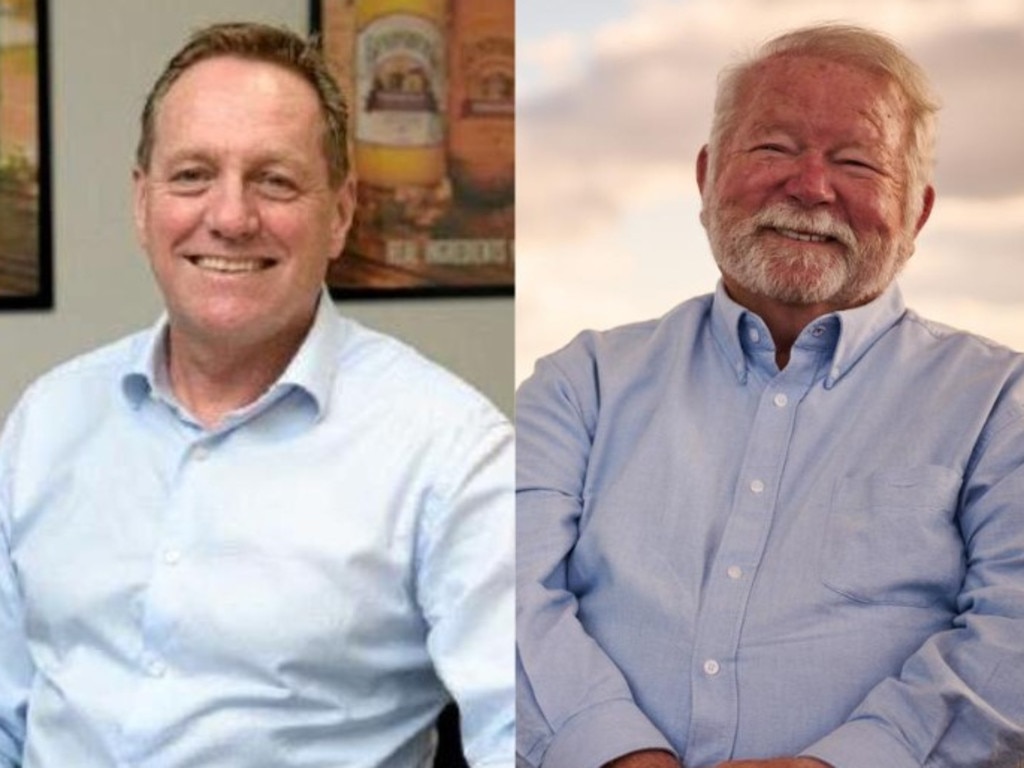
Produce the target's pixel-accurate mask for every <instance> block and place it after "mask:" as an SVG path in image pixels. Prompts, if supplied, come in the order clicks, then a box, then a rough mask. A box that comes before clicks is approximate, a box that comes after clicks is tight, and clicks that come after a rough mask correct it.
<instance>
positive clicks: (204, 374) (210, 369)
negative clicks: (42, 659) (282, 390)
mask: <svg viewBox="0 0 1024 768" xmlns="http://www.w3.org/2000/svg"><path fill="white" fill-rule="evenodd" d="M307 331H308V327H307V328H303V329H301V331H299V332H292V333H289V334H287V335H284V334H282V335H281V336H280V337H278V338H275V339H273V340H272V341H269V342H267V341H264V342H262V343H257V344H250V345H245V344H240V343H239V342H238V341H237V340H231V341H217V340H210V339H198V338H195V337H192V336H189V335H188V334H186V333H182V332H180V331H177V330H176V329H175V328H174V326H173V324H172V326H171V329H170V333H169V334H168V346H167V372H168V378H169V380H170V387H171V391H172V392H173V393H174V396H175V397H176V398H177V399H178V402H180V403H181V404H182V405H183V406H185V407H186V408H187V409H188V411H189V413H191V414H192V416H194V417H195V418H196V419H197V420H198V421H199V423H200V424H202V425H203V426H204V427H206V428H207V429H210V428H213V427H216V426H217V425H218V424H220V423H221V421H222V420H223V419H224V417H225V416H227V414H229V413H231V412H232V411H235V410H238V409H239V408H244V407H245V406H247V405H249V404H251V403H253V402H255V401H256V400H258V399H259V398H260V396H261V395H263V393H264V392H266V391H267V390H268V389H269V388H270V386H271V385H272V384H273V383H274V382H275V381H277V380H278V378H280V376H281V374H282V373H284V370H285V368H287V367H288V364H289V363H290V362H291V360H292V358H293V357H294V356H295V353H296V352H297V351H298V349H299V347H300V346H301V344H302V340H303V338H304V337H305V335H306V332H307Z"/></svg>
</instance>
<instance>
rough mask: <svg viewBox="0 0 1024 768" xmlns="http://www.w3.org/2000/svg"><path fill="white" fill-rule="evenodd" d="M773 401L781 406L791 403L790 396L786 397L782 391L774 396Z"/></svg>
mask: <svg viewBox="0 0 1024 768" xmlns="http://www.w3.org/2000/svg"><path fill="white" fill-rule="evenodd" d="M772 402H773V403H775V405H776V406H778V407H779V408H785V407H786V405H787V404H788V403H789V398H788V397H786V396H785V395H784V394H783V393H782V392H779V394H777V395H776V396H775V397H773V398H772Z"/></svg>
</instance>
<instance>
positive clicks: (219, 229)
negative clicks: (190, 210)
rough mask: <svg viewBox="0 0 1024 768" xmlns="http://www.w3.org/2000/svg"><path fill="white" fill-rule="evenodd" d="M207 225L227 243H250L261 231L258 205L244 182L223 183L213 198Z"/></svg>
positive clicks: (231, 181)
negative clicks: (245, 241) (247, 241)
mask: <svg viewBox="0 0 1024 768" xmlns="http://www.w3.org/2000/svg"><path fill="white" fill-rule="evenodd" d="M206 222H207V226H208V227H209V230H210V232H211V233H212V234H213V235H214V236H215V237H219V238H222V239H224V240H247V239H249V238H251V237H252V236H253V235H255V234H256V232H257V231H258V230H259V225H260V217H259V209H258V207H257V205H256V201H255V200H254V199H253V198H252V195H251V193H250V192H249V190H247V189H246V185H245V183H244V182H242V181H241V180H230V179H222V180H221V181H220V182H219V183H218V184H217V186H216V188H215V189H214V190H213V194H212V195H210V197H209V205H208V206H207V209H206Z"/></svg>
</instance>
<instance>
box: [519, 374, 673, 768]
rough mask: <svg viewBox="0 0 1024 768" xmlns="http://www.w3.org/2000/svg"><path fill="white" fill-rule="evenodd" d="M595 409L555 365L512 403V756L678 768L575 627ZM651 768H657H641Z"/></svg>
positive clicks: (542, 761)
mask: <svg viewBox="0 0 1024 768" xmlns="http://www.w3.org/2000/svg"><path fill="white" fill-rule="evenodd" d="M580 362H581V366H580V369H581V370H587V365H586V361H580ZM597 408H598V403H597V394H596V388H595V387H593V386H589V387H588V386H585V385H584V386H582V387H574V386H573V384H572V383H571V382H570V381H569V380H568V379H567V377H565V376H564V375H563V374H562V372H561V370H560V369H559V368H558V367H557V366H556V365H555V364H554V363H553V362H552V361H551V360H542V361H541V362H540V363H539V364H538V366H537V372H536V373H535V374H534V375H533V377H531V379H530V380H528V381H527V382H526V383H524V384H523V386H522V387H521V388H520V390H519V394H518V398H517V403H516V432H517V442H518V445H517V483H516V484H517V490H516V537H517V547H516V558H517V562H516V579H517V584H516V599H517V602H518V610H517V627H516V630H517V651H518V652H517V664H516V668H517V674H518V680H517V696H518V707H517V715H518V721H517V732H518V735H517V739H518V746H517V751H518V754H519V755H520V757H521V758H522V759H523V760H524V761H525V762H526V763H527V764H528V765H534V766H538V765H543V766H544V768H599V766H602V765H605V764H606V763H609V762H610V761H612V760H613V759H615V758H618V757H620V756H623V755H626V754H627V753H636V752H641V751H649V750H657V751H658V752H657V753H656V755H648V757H650V759H651V760H655V761H658V760H660V761H661V764H662V765H670V766H674V765H678V762H677V761H676V759H675V757H674V756H673V755H672V748H671V746H670V744H669V742H668V740H667V739H666V738H665V736H664V735H663V734H662V733H661V732H660V731H659V730H658V729H657V728H656V727H655V726H654V725H653V724H652V723H651V721H650V719H649V718H648V717H647V716H646V715H645V714H644V712H642V711H641V709H640V708H639V707H638V706H637V704H636V702H635V701H634V698H633V695H632V694H631V692H630V689H629V685H628V684H627V681H626V679H625V678H624V677H623V675H622V673H621V672H620V670H619V669H618V667H617V666H616V665H615V663H614V662H613V661H612V659H610V658H609V657H608V655H607V654H606V653H605V652H604V650H603V649H602V648H601V647H600V646H599V645H598V644H597V643H596V642H595V641H594V640H593V639H592V638H591V637H590V636H589V635H588V634H587V632H586V630H585V628H584V627H583V626H582V625H581V623H580V621H579V620H578V618H577V607H578V606H577V598H576V595H574V594H573V592H572V591H571V589H570V588H569V586H568V579H567V560H568V557H569V556H570V553H571V552H572V549H573V547H574V546H575V544H576V542H577V539H578V535H579V529H578V526H579V521H580V517H581V515H582V513H583V487H584V482H585V478H586V473H587V467H588V458H589V455H590V449H591V439H592V435H593V430H594V428H595V425H596V421H597ZM627 759H634V760H635V759H639V758H627ZM648 764H649V765H650V766H652V768H653V767H654V766H658V765H659V764H658V762H650V763H638V764H637V766H638V768H639V766H640V765H648ZM612 765H616V768H619V766H623V767H624V768H630V763H628V762H624V763H619V764H616V763H612Z"/></svg>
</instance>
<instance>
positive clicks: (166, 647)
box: [0, 24, 513, 768]
mask: <svg viewBox="0 0 1024 768" xmlns="http://www.w3.org/2000/svg"><path fill="white" fill-rule="evenodd" d="M345 124H346V114H345V105H344V101H343V99H342V97H341V94H340V93H339V92H338V89H337V86H336V85H335V84H334V82H333V80H332V79H331V77H330V75H329V74H328V73H327V71H326V69H325V67H324V64H323V61H322V59H321V58H320V55H319V53H318V52H317V50H316V49H315V48H314V47H312V46H311V45H309V44H307V42H306V41H304V40H302V39H301V38H298V37H296V36H295V35H294V34H292V33H290V32H287V31H285V30H281V29H278V28H274V27H267V26H262V25H255V24H225V25H216V26H214V27H210V28H207V29H204V30H202V31H200V32H198V33H197V34H196V35H195V36H194V37H193V38H192V39H191V40H190V41H189V43H188V44H187V45H186V46H185V47H184V48H183V49H182V50H181V51H180V52H179V53H178V54H177V55H176V56H175V57H174V58H173V59H172V60H171V62H170V64H169V65H168V67H167V69H166V70H165V72H164V73H163V75H161V77H160V79H159V80H158V81H157V84H156V85H155V87H154V89H153V91H152V93H151V94H150V96H149V99H148V101H147V103H146V107H145V110H144V114H143V119H142V137H141V139H140V142H139V148H138V152H137V167H136V169H135V187H134V190H135V197H134V200H135V221H136V224H137V229H138V234H139V238H140V240H141V242H142V244H143V246H144V248H145V250H146V251H147V253H148V255H149V259H150V264H151V266H152V269H153V273H154V275H155V276H156V280H157V283H158V285H159V287H160V289H161V292H162V294H163V297H164V300H165V305H166V310H167V311H166V316H165V317H164V318H162V319H161V320H160V321H159V322H158V323H157V325H156V326H155V327H154V328H153V329H152V330H150V331H148V332H145V333H140V334H137V335H135V336H132V337H130V338H128V339H125V340H123V341H120V342H117V343H115V344H112V345H110V346H108V347H104V348H103V349H100V350H98V351H95V352H92V353H90V354H87V355H85V356H83V357H80V358H78V359H76V360H74V361H72V362H70V363H68V364H65V365H63V366H61V367H59V368H57V369H56V370H54V371H52V372H51V373H49V374H47V375H46V376H44V377H43V378H41V379H40V380H39V381H37V382H36V383H35V384H34V385H33V386H32V387H31V388H30V390H29V391H28V392H27V393H26V395H25V396H24V397H23V399H22V400H21V402H20V403H19V405H18V407H17V408H16V410H15V411H14V412H13V413H12V415H11V416H10V418H9V420H8V422H7V424H6V427H5V430H4V434H3V438H2V442H0V545H2V548H0V658H2V660H3V663H2V665H0V766H5V767H8V766H9V767H10V768H14V767H15V766H21V765H24V766H26V767H27V766H33V767H34V768H50V767H53V768H57V767H60V768H65V767H68V766H74V768H93V767H96V768H99V767H100V766H110V767H113V766H154V767H156V766H168V767H170V766H182V768H184V767H185V766H188V767H189V768H193V767H195V766H217V768H232V767H235V766H237V767H238V768H256V767H257V766H259V767H261V768H262V767H263V766H268V765H273V766H296V767H299V766H309V767H310V768H312V767H313V766H332V767H333V766H342V765H344V766H365V767H366V768H384V767H385V766H427V765H429V764H430V761H431V757H432V755H433V752H434V745H435V738H434V734H433V723H434V721H435V719H436V717H437V715H438V712H439V711H440V710H441V708H442V707H443V706H444V705H445V703H446V702H447V701H448V700H449V697H450V696H451V697H454V699H455V700H456V701H457V702H458V704H459V706H460V708H461V710H462V722H463V725H464V728H463V731H464V745H465V751H466V755H467V758H468V760H469V762H470V763H471V764H472V765H475V766H480V765H485V764H486V765H488V766H491V765H495V766H500V765H511V762H512V735H513V693H512V685H513V679H512V673H511V651H512V632H513V613H512V582H513V580H512V492H511V474H512V464H511V456H512V436H511V430H510V428H509V425H508V423H507V422H506V420H505V419H504V418H503V417H501V416H500V414H499V413H498V412H497V411H496V410H495V409H494V407H493V406H492V405H491V404H490V403H488V402H487V401H486V400H485V399H484V398H483V397H482V396H480V395H479V394H478V393H476V392H475V391H473V390H472V389H471V388H470V387H468V386H467V385H465V384H464V383H462V382H461V381H459V380H457V379H456V378H455V377H454V376H452V375H451V374H449V373H447V372H446V371H444V370H442V369H440V368H439V367H437V366H435V365H433V364H431V363H429V362H427V361H426V360H424V359H422V358H421V357H419V356H418V355H417V354H416V353H414V352H413V351H412V350H410V349H408V348H407V347H405V346H404V345H402V344H400V343H399V342H397V341H395V340H393V339H390V338H388V337H385V336H382V335H380V334H378V333H375V332H372V331H370V330H368V329H365V328H363V327H361V326H360V325H358V324H356V323H354V322H351V321H349V320H345V319H343V318H341V317H339V316H338V315H337V314H336V312H335V310H334V306H333V304H332V303H331V301H330V297H329V296H328V295H327V293H326V291H325V289H324V285H323V283H324V277H325V274H326V270H327V266H328V263H329V262H330V261H331V260H332V259H335V258H337V257H338V255H339V254H340V253H341V251H342V247H343V245H344V241H345V237H346V233H347V231H348V228H349V224H350V223H351V218H352V211H353V206H354V199H353V195H354V192H353V190H354V184H353V180H352V176H351V174H350V172H349V168H348V161H347V154H346V142H347V137H346V135H345Z"/></svg>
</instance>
